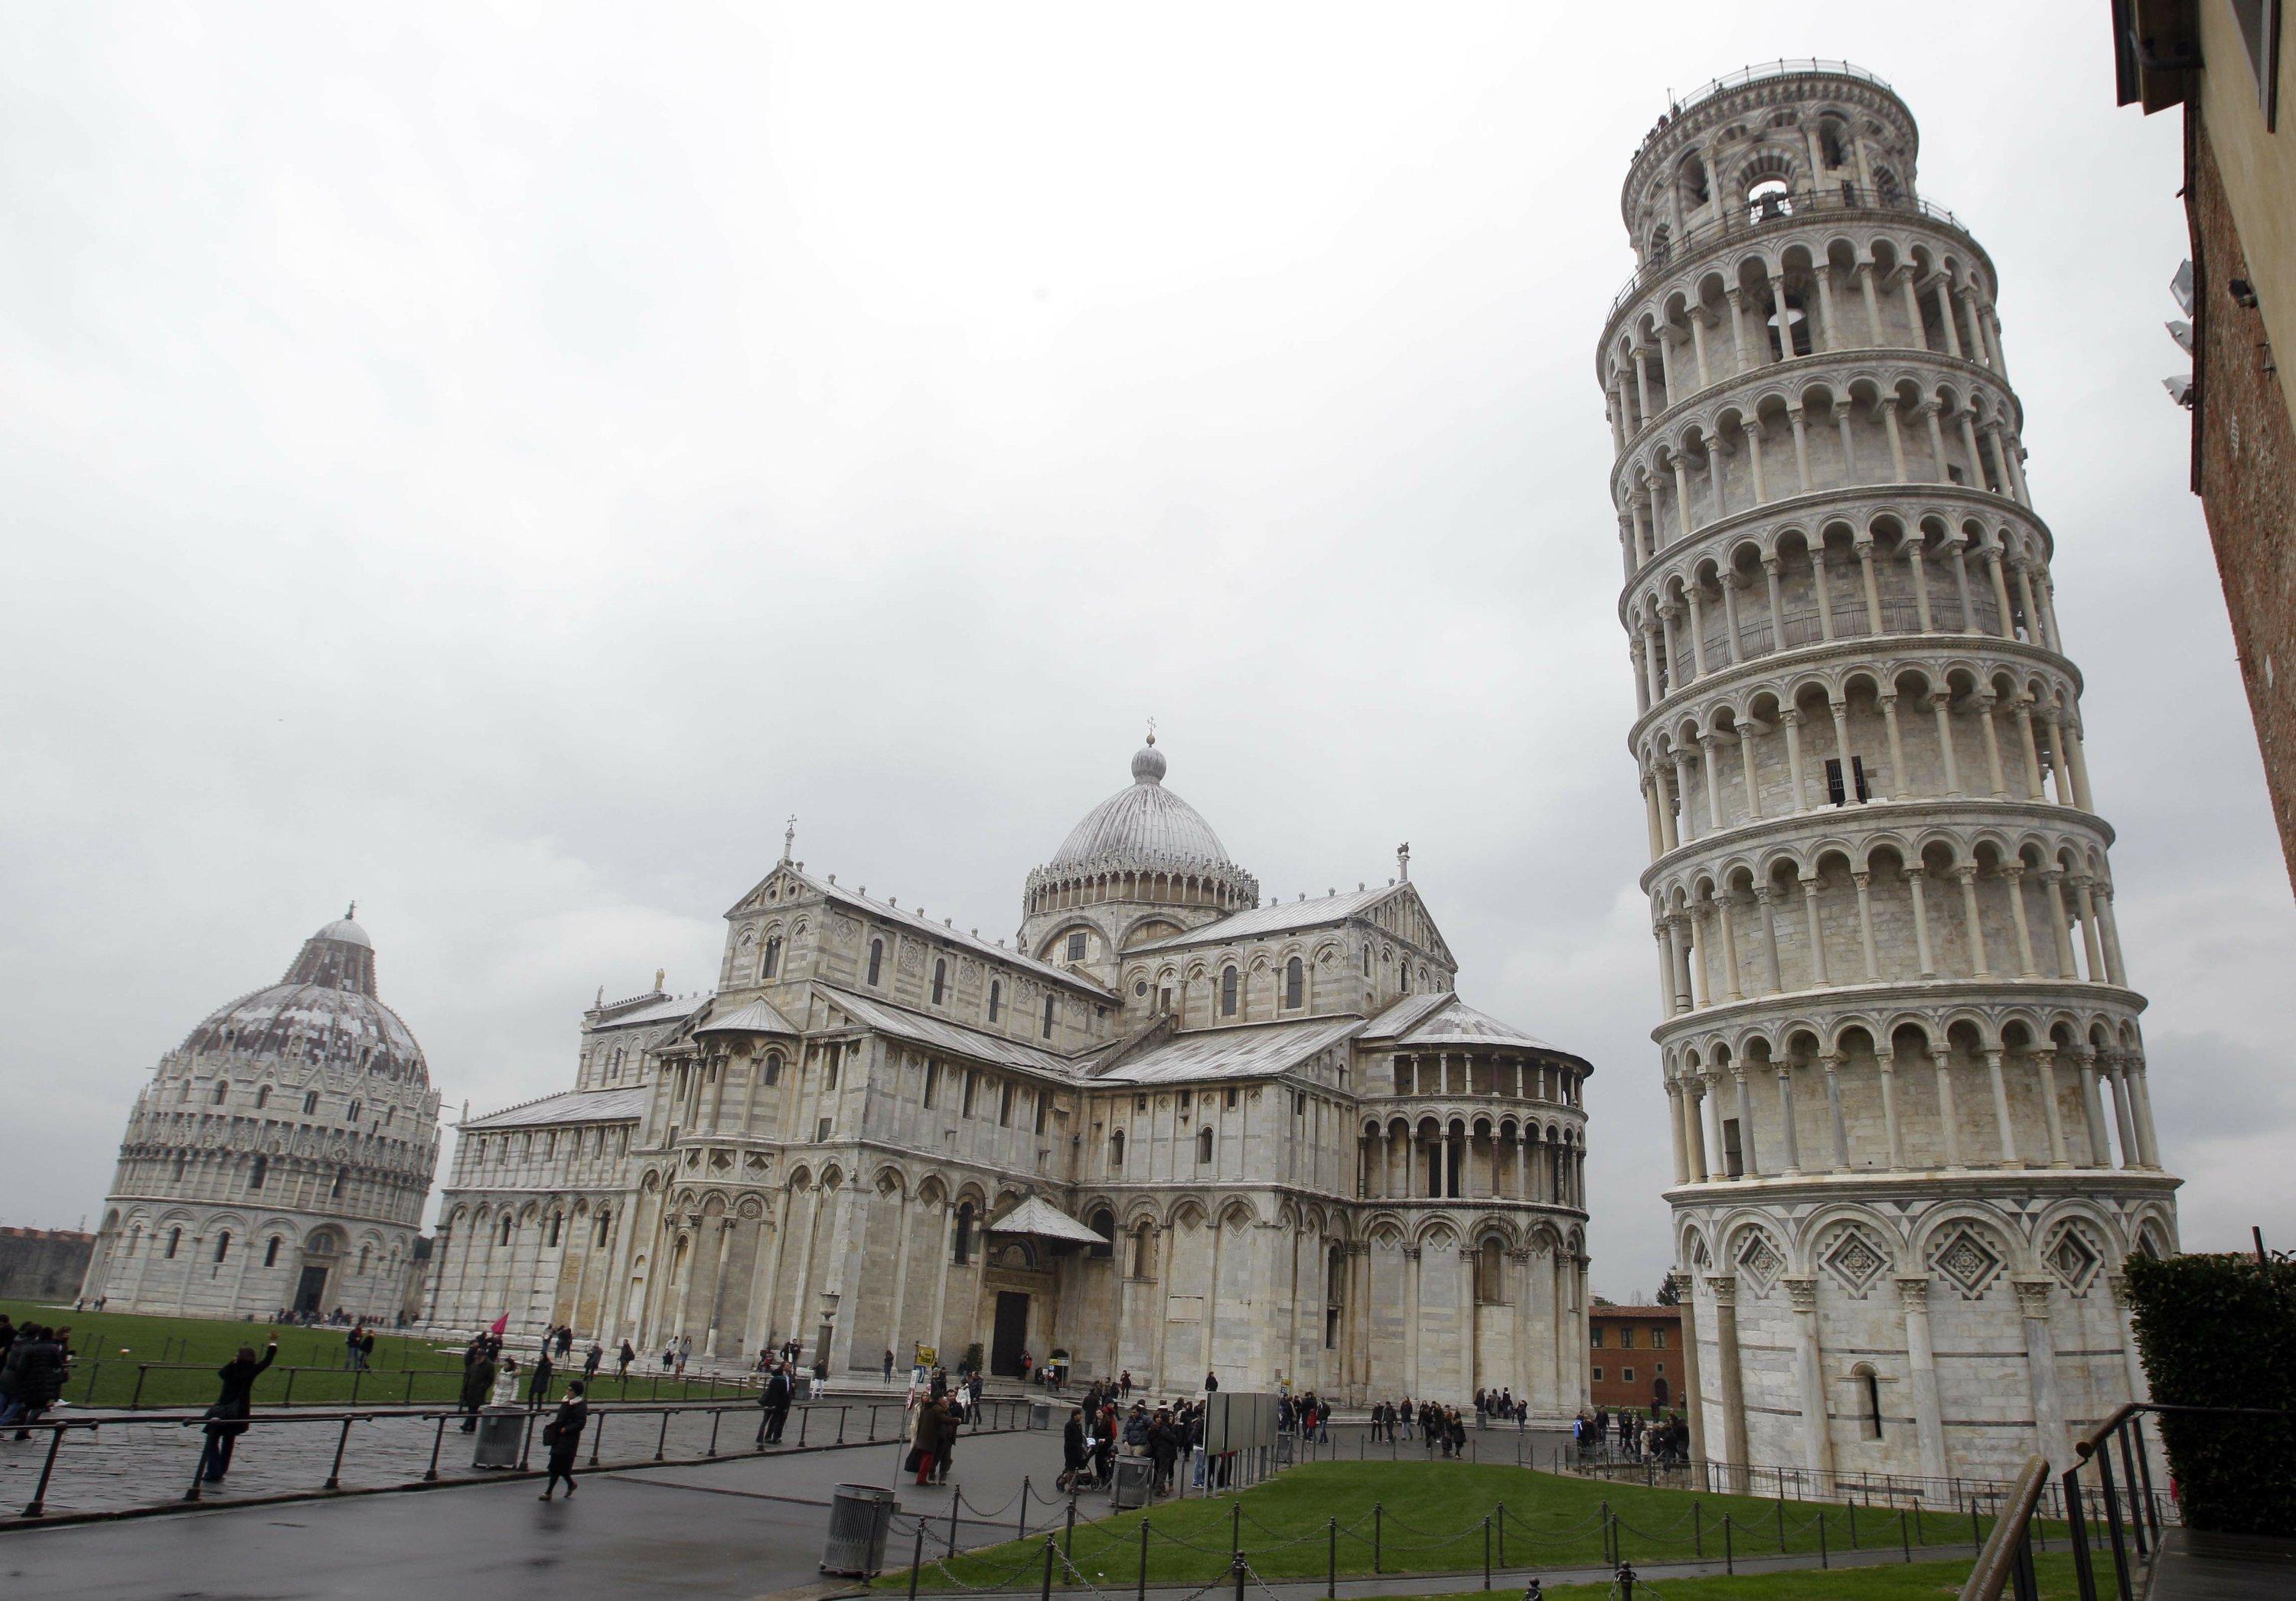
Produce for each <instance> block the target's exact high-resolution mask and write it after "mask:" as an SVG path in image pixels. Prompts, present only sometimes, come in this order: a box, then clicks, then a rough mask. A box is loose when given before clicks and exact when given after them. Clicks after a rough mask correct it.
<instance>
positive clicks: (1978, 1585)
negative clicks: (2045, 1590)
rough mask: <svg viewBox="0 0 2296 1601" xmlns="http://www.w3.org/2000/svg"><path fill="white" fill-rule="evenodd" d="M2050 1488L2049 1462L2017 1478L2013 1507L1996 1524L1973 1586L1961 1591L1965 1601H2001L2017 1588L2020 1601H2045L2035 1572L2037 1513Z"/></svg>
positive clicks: (1973, 1573) (2035, 1461)
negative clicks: (2034, 1542)
mask: <svg viewBox="0 0 2296 1601" xmlns="http://www.w3.org/2000/svg"><path fill="white" fill-rule="evenodd" d="M2048 1488H2049V1462H2048V1458H2047V1457H2033V1458H2031V1459H2030V1460H2029V1461H2028V1462H2027V1463H2026V1464H2025V1471H2024V1472H2022V1473H2021V1474H2018V1475H2017V1486H2016V1490H2015V1491H2014V1493H2013V1495H2012V1496H2011V1497H2010V1499H2009V1504H2008V1505H2007V1506H2005V1507H2003V1508H2002V1509H2001V1515H2000V1516H1999V1517H1998V1518H1997V1519H1995V1520H1994V1524H1993V1533H1992V1535H1991V1536H1990V1537H1989V1539H1987V1540H1986V1542H1985V1544H1984V1546H1983V1548H1981V1549H1980V1550H1979V1552H1978V1553H1977V1565H1976V1566H1975V1567H1973V1568H1972V1569H1971V1570H1970V1572H1969V1582H1968V1583H1966V1584H1964V1585H1963V1586H1962V1587H1961V1601H2001V1592H2002V1591H2003V1590H2004V1589H2008V1588H2009V1587H2011V1586H2012V1585H2013V1586H2015V1587H2016V1591H2017V1601H2041V1583H2040V1580H2039V1578H2038V1576H2037V1575H2036V1574H2035V1573H2034V1572H2033V1510H2034V1508H2035V1507H2038V1506H2039V1505H2040V1503H2041V1495H2042V1492H2043V1491H2045V1490H2047V1489H2048Z"/></svg>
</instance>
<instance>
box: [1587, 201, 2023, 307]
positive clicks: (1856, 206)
mask: <svg viewBox="0 0 2296 1601" xmlns="http://www.w3.org/2000/svg"><path fill="white" fill-rule="evenodd" d="M1785 198H1786V202H1787V205H1786V207H1782V208H1780V209H1775V210H1769V211H1768V212H1767V215H1765V216H1761V217H1750V216H1746V215H1744V214H1743V213H1744V210H1745V206H1744V204H1743V203H1739V204H1725V205H1724V206H1722V208H1721V209H1719V210H1718V212H1717V213H1716V214H1715V215H1714V216H1712V217H1710V218H1707V219H1706V220H1705V221H1704V222H1702V223H1700V224H1698V225H1697V226H1694V227H1689V228H1685V229H1684V230H1683V233H1682V237H1681V238H1679V239H1669V241H1668V242H1667V245H1668V248H1667V254H1666V257H1665V259H1662V260H1659V261H1652V262H1650V263H1648V264H1646V265H1644V266H1642V267H1636V269H1635V271H1634V273H1633V275H1631V276H1629V277H1628V279H1627V282H1626V286H1625V287H1624V288H1623V289H1621V290H1620V291H1619V292H1618V294H1617V295H1616V296H1615V297H1614V298H1613V299H1612V300H1611V308H1610V309H1609V310H1608V311H1606V312H1604V313H1603V332H1604V333H1606V334H1607V333H1608V332H1609V331H1610V326H1611V321H1612V319H1613V318H1615V317H1616V316H1618V315H1619V309H1620V307H1622V306H1624V305H1626V303H1627V302H1628V300H1632V299H1634V297H1635V296H1636V295H1637V294H1640V293H1641V292H1642V291H1644V290H1645V289H1647V288H1648V287H1650V285H1651V284H1652V283H1655V282H1657V281H1658V280H1659V279H1661V278H1663V277H1665V276H1666V275H1667V274H1668V273H1669V272H1671V271H1673V270H1674V269H1675V268H1676V267H1679V266H1680V265H1681V258H1682V257H1683V256H1685V255H1686V254H1687V253H1689V252H1690V251H1691V250H1693V249H1702V248H1703V247H1704V246H1705V245H1706V244H1707V243H1708V242H1710V241H1712V240H1714V239H1716V238H1719V237H1721V236H1722V235H1724V234H1728V235H1731V236H1733V237H1734V236H1736V235H1738V234H1753V233H1756V232H1759V230H1761V229H1764V228H1767V227H1771V226H1774V225H1777V224H1782V223H1784V224H1791V223H1794V222H1799V221H1800V220H1802V219H1803V218H1806V217H1807V216H1808V214H1809V213H1811V212H1813V211H1897V212H1911V213H1913V214H1914V215H1915V216H1918V217H1923V218H1927V219H1928V220H1930V221H1931V222H1934V223H1941V224H1943V225H1944V226H1947V227H1949V228H1952V229H1954V230H1955V231H1956V232H1957V233H1959V234H1963V235H1964V237H1969V226H1968V225H1967V224H1966V223H1964V222H1963V221H1962V220H1961V218H1958V217H1956V216H1955V215H1954V214H1953V213H1952V212H1950V211H1948V210H1947V209H1945V208H1944V207H1943V206H1933V205H1931V204H1930V202H1929V201H1925V200H1922V199H1920V198H1919V197H1917V196H1915V195H1909V194H1899V195H1883V194H1879V193H1874V194H1868V193H1866V192H1865V191H1864V190H1862V189H1861V188H1859V186H1858V185H1856V184H1854V183H1847V182H1845V184H1844V185H1843V186H1842V188H1841V189H1838V190H1831V191H1829V190H1825V189H1797V190H1795V191H1793V192H1792V194H1790V195H1788V196H1786V197H1785ZM1788 208H1790V209H1788ZM1766 210H1767V208H1766ZM1970 243H1971V244H1972V245H1973V246H1976V248H1978V249H1979V250H1983V248H1984V247H1983V246H1981V245H1978V244H1977V241H1976V240H1975V239H1974V238H1973V237H1970Z"/></svg>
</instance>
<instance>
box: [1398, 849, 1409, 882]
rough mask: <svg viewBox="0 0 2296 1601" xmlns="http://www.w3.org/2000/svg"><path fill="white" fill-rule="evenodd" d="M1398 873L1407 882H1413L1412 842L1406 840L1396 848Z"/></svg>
mask: <svg viewBox="0 0 2296 1601" xmlns="http://www.w3.org/2000/svg"><path fill="white" fill-rule="evenodd" d="M1395 871H1396V875H1397V876H1398V878H1399V879H1401V881H1402V882H1403V883H1410V882H1411V842H1410V841H1409V840H1406V841H1404V842H1403V843H1402V844H1400V845H1398V846H1397V847H1396V848H1395Z"/></svg>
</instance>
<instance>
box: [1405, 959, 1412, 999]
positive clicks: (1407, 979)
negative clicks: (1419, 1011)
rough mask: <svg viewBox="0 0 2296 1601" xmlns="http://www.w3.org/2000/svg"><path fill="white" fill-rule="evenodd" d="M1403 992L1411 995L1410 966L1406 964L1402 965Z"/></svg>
mask: <svg viewBox="0 0 2296 1601" xmlns="http://www.w3.org/2000/svg"><path fill="white" fill-rule="evenodd" d="M1403 992H1404V993H1405V994H1406V995H1408V994H1410V993H1411V964H1410V963H1408V962H1406V963H1405V964H1404V965H1403Z"/></svg>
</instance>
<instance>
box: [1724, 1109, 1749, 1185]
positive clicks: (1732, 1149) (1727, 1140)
mask: <svg viewBox="0 0 2296 1601" xmlns="http://www.w3.org/2000/svg"><path fill="white" fill-rule="evenodd" d="M1722 1170H1723V1171H1724V1172H1725V1173H1726V1174H1727V1175H1728V1176H1729V1177H1730V1178H1744V1177H1745V1176H1746V1155H1745V1152H1744V1150H1743V1148H1742V1147H1741V1146H1740V1145H1739V1143H1738V1120H1737V1119H1736V1118H1734V1117H1726V1118H1724V1119H1723V1120H1722Z"/></svg>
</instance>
